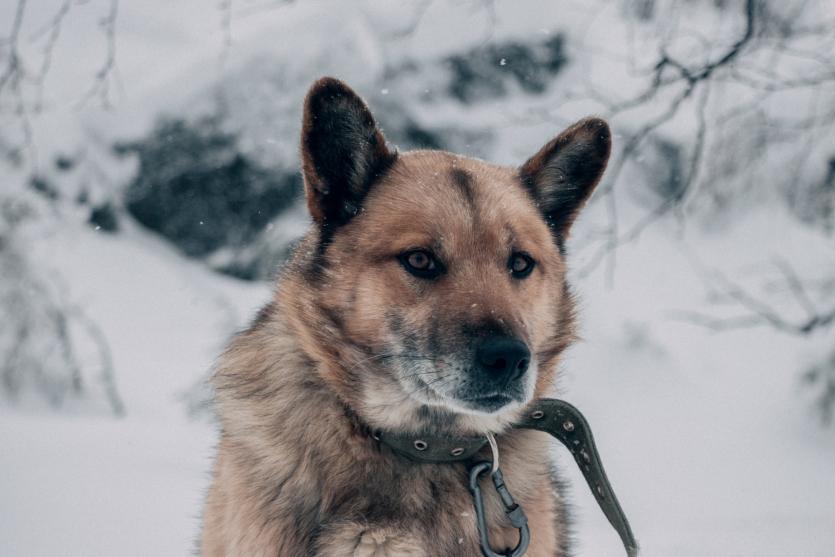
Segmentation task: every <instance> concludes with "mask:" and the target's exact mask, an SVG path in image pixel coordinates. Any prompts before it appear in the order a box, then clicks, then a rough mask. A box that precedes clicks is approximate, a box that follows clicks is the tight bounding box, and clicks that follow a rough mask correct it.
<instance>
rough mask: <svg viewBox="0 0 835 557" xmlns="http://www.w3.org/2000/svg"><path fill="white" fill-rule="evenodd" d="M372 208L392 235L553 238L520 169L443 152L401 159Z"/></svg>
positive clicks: (369, 209) (375, 196) (374, 217)
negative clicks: (477, 233) (480, 234)
mask: <svg viewBox="0 0 835 557" xmlns="http://www.w3.org/2000/svg"><path fill="white" fill-rule="evenodd" d="M366 208H367V217H369V218H370V219H371V220H378V219H379V220H380V221H383V220H385V221H386V223H387V224H386V226H387V229H388V230H395V229H396V230H399V231H412V232H416V233H420V232H423V233H425V234H427V235H432V236H438V235H442V234H456V233H460V232H463V231H474V230H475V229H478V230H482V231H484V230H487V231H491V232H492V233H494V235H495V236H496V239H497V240H499V241H501V242H502V243H506V241H507V239H508V236H512V235H513V234H514V233H515V234H518V235H526V236H539V237H544V238H547V237H548V232H547V228H546V225H545V222H544V220H543V219H542V217H541V215H540V214H539V211H538V210H537V209H536V207H535V206H534V203H533V201H532V199H531V198H530V196H529V194H528V193H527V192H526V191H525V189H524V187H523V186H522V184H521V181H520V178H519V175H518V172H517V171H516V169H514V168H510V167H504V166H498V165H494V164H490V163H487V162H485V161H481V160H478V159H472V158H468V157H463V156H460V155H455V154H452V153H446V152H443V151H412V152H408V153H404V154H401V155H399V157H398V160H397V162H395V164H394V165H393V167H392V168H391V169H390V170H389V171H388V173H387V174H386V175H385V177H383V178H382V179H381V181H380V183H379V184H377V185H376V186H375V187H374V188H372V192H371V194H370V195H369V198H368V200H367V203H366ZM392 227H394V229H393V228H392Z"/></svg>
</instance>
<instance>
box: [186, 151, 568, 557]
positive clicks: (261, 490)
mask: <svg viewBox="0 0 835 557" xmlns="http://www.w3.org/2000/svg"><path fill="white" fill-rule="evenodd" d="M306 164H307V165H308V166H311V164H312V163H310V162H309V161H308V162H306ZM311 168H312V167H311ZM456 170H462V171H464V172H465V173H466V176H467V177H469V179H470V183H469V186H470V187H471V188H472V189H473V190H474V191H475V195H473V196H469V195H468V189H467V188H466V187H460V186H461V184H458V185H456V184H454V183H451V182H453V181H454V179H455V176H456V175H455V174H454V172H455V171H456ZM308 188H309V189H308V194H309V196H310V194H311V189H310V188H311V184H308ZM309 200H310V197H309ZM311 210H312V211H315V208H313V207H312V208H311ZM314 216H315V213H314ZM321 239H322V238H321V232H320V230H319V229H318V228H317V227H315V226H314V228H313V229H312V230H311V232H310V233H309V234H308V235H307V236H306V238H305V239H304V240H303V241H302V243H301V245H300V246H299V248H298V249H297V250H296V253H295V256H294V258H293V260H292V261H291V263H290V264H289V265H288V266H287V268H286V269H285V270H284V272H283V275H282V277H281V278H280V280H279V283H278V287H277V289H276V292H275V295H274V298H273V300H272V302H271V303H270V304H269V305H268V306H267V307H266V308H265V309H264V310H262V312H261V314H259V317H258V318H257V320H256V321H255V322H254V323H253V325H252V326H251V327H250V328H249V329H248V330H246V331H245V332H243V333H241V334H240V335H238V336H237V337H236V338H235V339H234V340H233V341H232V343H231V344H230V346H229V347H228V348H227V350H226V351H225V353H224V355H223V356H222V358H221V360H220V362H219V364H218V369H217V373H216V375H215V377H214V379H213V384H214V386H215V388H216V401H217V411H218V415H219V418H220V422H221V430H222V433H221V440H220V444H219V448H218V456H217V461H216V463H215V467H214V473H213V482H212V486H211V489H210V491H209V494H208V498H207V501H206V508H205V513H204V525H203V539H202V554H203V555H204V556H205V557H220V556H253V557H256V556H294V555H300V556H304V555H320V556H330V555H354V556H384V555H386V556H412V555H414V556H418V555H423V556H449V555H473V556H476V555H479V554H480V551H479V547H478V542H477V532H476V527H475V517H474V512H473V503H472V498H471V496H470V494H469V492H468V490H467V488H466V481H467V480H466V478H467V472H466V467H465V465H464V464H416V463H413V462H411V461H408V460H405V459H404V458H402V457H399V456H397V455H395V454H393V453H392V452H391V450H390V449H389V448H387V447H386V446H384V445H383V446H381V445H380V444H379V443H378V442H376V441H374V439H373V438H372V437H371V436H370V435H369V431H370V430H372V429H376V428H380V429H384V430H392V431H426V430H430V431H434V432H437V433H448V434H451V435H452V434H468V435H476V434H481V433H484V432H486V431H491V432H495V433H497V434H502V433H504V432H505V431H506V430H507V428H508V425H509V424H511V423H512V422H513V421H515V420H516V419H517V418H518V417H519V416H520V415H521V413H522V412H524V410H525V407H526V405H527V403H528V402H529V401H530V400H532V399H533V398H535V397H539V396H543V395H547V394H548V393H549V391H550V389H551V387H552V384H553V380H554V373H555V371H556V364H557V360H558V358H559V355H560V354H561V352H562V351H563V350H564V348H565V347H566V346H567V345H568V344H569V343H570V341H571V340H572V338H573V333H572V331H573V329H572V326H571V322H572V304H571V299H570V295H569V294H568V290H567V287H566V284H565V278H564V277H565V272H566V269H565V263H564V261H563V257H562V255H561V254H560V251H559V250H558V249H557V248H556V245H555V243H554V238H553V235H552V231H551V230H549V227H548V225H547V224H546V222H545V220H544V219H543V218H542V215H541V214H540V212H539V210H538V209H537V207H536V206H535V203H534V202H533V200H532V199H531V196H530V194H529V193H528V192H526V190H525V189H524V187H522V185H521V184H520V181H519V175H518V172H517V171H516V170H514V169H511V168H506V167H500V166H495V165H491V164H488V163H485V162H483V161H478V160H473V159H467V158H462V157H458V156H456V155H452V154H449V153H444V152H430V151H417V152H411V153H406V154H401V155H399V156H398V157H397V159H396V161H394V163H393V164H392V166H391V168H389V169H388V171H387V172H386V173H385V174H384V175H383V176H382V177H381V178H380V179H379V181H378V183H375V185H374V186H373V188H372V189H371V190H370V192H369V194H368V196H367V198H365V200H364V201H363V208H362V211H361V212H360V213H359V214H358V215H357V216H356V217H354V218H353V219H351V220H350V221H349V222H347V223H346V224H344V225H343V226H341V227H340V228H339V230H338V231H337V233H335V234H333V237H332V239H331V240H330V242H329V243H328V244H327V245H326V246H325V248H322V246H321ZM427 244H433V245H436V247H437V249H438V250H439V251H441V252H442V254H443V256H444V257H446V258H447V259H448V260H449V261H454V266H452V265H451V266H450V273H449V277H448V280H445V281H442V282H439V283H438V284H436V285H433V286H430V285H428V284H423V283H420V282H419V281H415V280H414V278H413V277H409V276H408V275H407V274H406V273H405V272H404V270H403V268H402V266H401V265H400V264H399V263H398V261H397V259H396V258H397V255H398V254H400V253H402V252H403V251H404V250H408V249H409V248H412V247H415V246H424V245H427ZM510 244H512V245H514V246H516V247H517V248H519V249H524V250H525V251H526V252H528V253H530V254H531V255H532V256H533V257H534V258H535V259H536V260H537V262H538V271H537V272H536V273H534V274H532V275H531V276H530V277H529V278H528V279H526V280H525V281H524V282H519V281H517V282H513V281H512V280H509V279H508V273H507V269H506V267H504V266H503V265H504V262H505V261H506V258H507V255H506V253H507V250H508V246H509V245H510ZM485 319H489V320H494V321H497V322H499V323H501V324H502V326H505V327H507V329H508V330H510V331H513V332H514V334H516V335H517V336H518V337H520V338H522V339H523V340H524V342H526V343H527V344H528V346H530V348H531V352H532V353H533V354H534V356H535V360H536V362H535V363H536V366H535V369H532V370H531V371H530V373H531V384H530V388H531V392H529V393H528V396H527V399H526V402H525V404H517V405H515V406H514V405H509V406H508V407H507V408H504V409H502V411H500V412H495V413H492V414H486V413H478V412H457V411H452V410H449V409H446V408H445V407H444V404H445V403H444V402H443V401H440V400H435V399H434V398H432V397H433V396H435V395H433V394H432V393H431V392H429V391H431V389H427V390H426V391H427V392H424V393H422V394H418V393H417V392H406V391H405V390H404V386H403V381H402V380H399V379H398V378H397V377H396V376H395V375H394V374H393V373H392V371H391V369H392V366H394V365H396V364H395V363H392V360H390V359H387V358H386V357H384V356H385V354H387V353H390V352H391V351H392V347H393V346H395V347H396V346H397V345H398V343H401V344H402V343H403V342H405V341H403V339H404V338H406V339H407V340H408V339H411V338H412V337H413V338H414V339H417V340H415V342H424V341H425V340H426V339H427V338H430V337H431V338H432V339H434V340H433V342H437V343H441V344H442V349H443V350H453V351H454V347H455V346H457V345H455V344H452V345H450V346H452V347H453V348H449V347H448V346H446V345H444V343H450V342H459V341H457V340H456V339H458V337H459V336H460V335H459V328H460V326H461V323H462V322H464V323H466V322H479V321H481V320H485ZM395 360H396V358H395ZM442 360H443V359H442V358H439V359H437V360H436V361H435V362H434V364H433V365H435V366H436V367H437V370H436V372H437V373H440V374H443V373H444V362H443V361H442ZM415 365H417V364H415ZM427 365H428V364H427ZM498 439H499V448H500V454H501V464H502V469H503V472H504V476H505V479H506V481H507V484H508V486H509V488H510V489H511V491H512V492H513V494H514V496H515V497H516V499H517V501H518V502H519V503H520V504H521V505H522V506H523V507H524V508H525V510H526V513H527V516H528V518H529V520H530V524H531V534H532V540H531V545H530V549H529V551H528V553H527V555H529V556H531V557H536V556H550V557H553V556H558V555H560V556H561V555H564V550H565V547H566V546H567V540H566V539H565V537H566V526H565V517H564V514H565V509H564V502H563V500H562V498H561V496H560V495H559V493H558V490H557V487H558V485H557V484H555V483H554V476H553V473H552V465H551V462H550V458H549V456H548V450H549V446H550V445H549V443H548V439H547V436H546V435H544V434H542V433H539V432H533V431H527V430H514V431H513V432H512V434H508V435H499V437H498ZM488 453H489V451H487V452H486V453H485V454H484V456H485V457H487V456H488ZM485 485H486V484H485ZM485 496H486V506H487V516H488V523H489V528H490V538H491V540H493V545H494V547H497V548H502V547H513V546H515V545H516V542H517V538H518V536H517V532H516V530H515V529H514V528H512V527H511V526H510V524H509V523H508V522H507V519H506V517H505V516H504V513H503V511H502V508H501V506H500V504H499V501H498V499H497V496H496V494H495V493H494V492H493V490H491V489H486V490H485Z"/></svg>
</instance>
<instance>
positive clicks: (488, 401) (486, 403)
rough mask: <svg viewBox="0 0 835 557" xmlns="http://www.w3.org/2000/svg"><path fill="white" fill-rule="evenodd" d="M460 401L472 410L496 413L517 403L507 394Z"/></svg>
mask: <svg viewBox="0 0 835 557" xmlns="http://www.w3.org/2000/svg"><path fill="white" fill-rule="evenodd" d="M458 400H460V401H461V402H463V403H464V404H466V405H467V406H469V407H470V408H471V409H472V410H477V411H480V412H496V411H498V410H501V409H502V408H504V407H505V406H507V405H508V404H510V403H512V402H514V401H515V399H514V398H513V397H511V396H510V395H508V394H505V393H494V394H491V395H483V396H475V397H467V398H460V399H458Z"/></svg>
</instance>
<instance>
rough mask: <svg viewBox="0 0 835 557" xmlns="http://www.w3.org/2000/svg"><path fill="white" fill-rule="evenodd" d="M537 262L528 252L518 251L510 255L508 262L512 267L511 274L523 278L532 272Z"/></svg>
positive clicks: (508, 265)
mask: <svg viewBox="0 0 835 557" xmlns="http://www.w3.org/2000/svg"><path fill="white" fill-rule="evenodd" d="M534 266H536V262H535V261H534V260H533V258H532V257H531V256H530V255H528V254H527V253H521V252H516V253H514V254H513V255H511V256H510V260H509V261H508V262H507V267H508V268H509V269H510V274H512V275H513V278H518V279H523V278H525V277H527V276H528V275H530V274H531V271H533V268H534Z"/></svg>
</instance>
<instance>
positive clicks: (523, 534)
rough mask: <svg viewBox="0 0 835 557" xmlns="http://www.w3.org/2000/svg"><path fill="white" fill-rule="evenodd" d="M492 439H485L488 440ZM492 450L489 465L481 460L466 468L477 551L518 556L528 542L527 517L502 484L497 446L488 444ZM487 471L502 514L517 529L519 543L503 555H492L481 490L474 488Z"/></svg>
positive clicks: (477, 486)
mask: <svg viewBox="0 0 835 557" xmlns="http://www.w3.org/2000/svg"><path fill="white" fill-rule="evenodd" d="M490 437H492V436H488V440H489V438H490ZM490 445H491V447H492V448H493V462H489V461H486V460H485V461H483V462H479V463H478V464H475V465H473V467H472V468H470V492H471V493H472V494H473V504H474V505H475V515H476V527H477V528H478V538H479V543H480V545H481V552H482V553H483V554H484V557H521V556H522V555H524V554H525V551H527V550H528V544H530V542H531V531H530V528H529V527H528V518H527V517H526V516H525V511H523V510H522V507H520V506H519V505H518V504H516V502H515V501H514V500H513V496H512V495H511V494H510V491H508V489H507V486H506V485H505V483H504V477H503V476H502V471H501V470H499V467H498V462H499V459H498V447H497V446H496V445H495V441H492V442H491V444H490ZM488 470H491V471H492V472H491V477H492V478H493V486H494V487H495V488H496V493H498V494H499V498H500V499H501V500H502V505H503V506H504V509H505V514H506V515H507V518H508V519H509V520H510V523H511V524H512V525H513V527H514V528H517V529H518V530H519V543H518V544H516V547H514V548H513V549H510V550H508V551H506V552H505V553H496V552H495V551H493V548H492V547H491V546H490V538H489V535H488V532H487V519H486V518H485V516H484V497H483V496H482V494H481V487H480V486H479V485H478V478H479V476H481V474H483V473H484V472H486V471H488Z"/></svg>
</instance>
